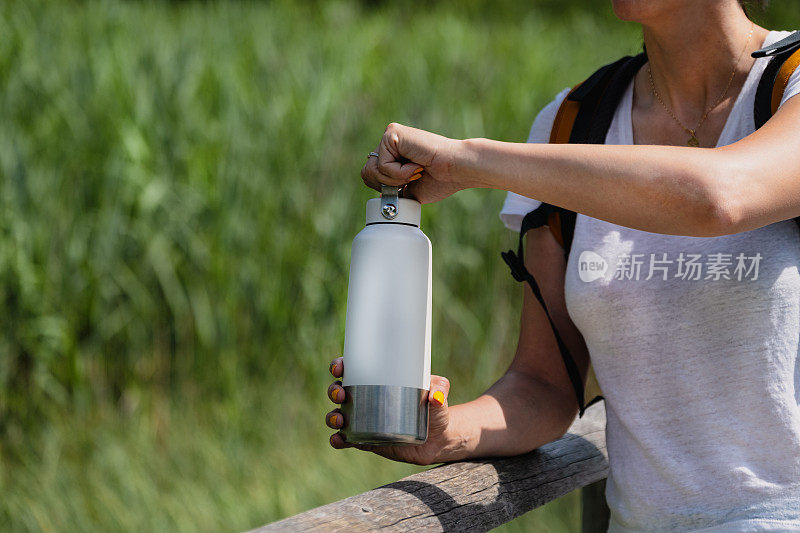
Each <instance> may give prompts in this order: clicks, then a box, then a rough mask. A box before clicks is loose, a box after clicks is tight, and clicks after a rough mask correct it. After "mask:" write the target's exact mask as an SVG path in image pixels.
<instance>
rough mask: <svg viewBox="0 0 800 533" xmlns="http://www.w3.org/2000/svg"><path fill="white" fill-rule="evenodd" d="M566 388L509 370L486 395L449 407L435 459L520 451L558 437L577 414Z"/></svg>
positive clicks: (516, 453) (490, 455) (454, 459)
mask: <svg viewBox="0 0 800 533" xmlns="http://www.w3.org/2000/svg"><path fill="white" fill-rule="evenodd" d="M577 412H578V411H577V407H576V406H575V401H574V398H572V397H571V396H570V395H569V393H568V392H567V393H566V394H565V392H564V391H559V390H558V389H556V388H554V387H551V386H549V385H547V384H546V383H544V382H540V381H538V380H534V379H532V378H531V377H530V376H526V375H524V374H522V373H519V372H514V371H508V372H506V373H505V374H504V375H503V377H501V378H500V379H499V380H497V382H496V383H495V384H494V385H492V386H491V387H490V388H489V390H487V391H486V392H485V393H484V394H482V395H481V396H479V397H478V398H476V399H475V400H472V401H470V402H467V403H463V404H458V405H453V406H451V407H450V417H451V422H450V427H449V428H448V430H447V432H446V434H447V442H448V444H447V445H445V446H444V448H443V449H442V451H441V452H440V454H439V456H438V457H437V458H436V461H435V462H447V461H460V460H464V459H469V458H475V457H498V456H511V455H518V454H521V453H525V452H528V451H531V450H533V449H535V448H538V447H539V446H541V445H543V444H546V443H548V442H551V441H553V440H555V439H557V438H559V437H561V436H562V435H563V434H564V433H565V432H566V430H567V429H568V428H569V425H570V424H571V423H572V420H573V419H574V418H575V415H576V414H577Z"/></svg>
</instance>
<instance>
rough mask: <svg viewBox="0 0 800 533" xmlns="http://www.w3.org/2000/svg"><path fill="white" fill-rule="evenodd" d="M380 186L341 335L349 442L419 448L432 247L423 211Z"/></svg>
mask: <svg viewBox="0 0 800 533" xmlns="http://www.w3.org/2000/svg"><path fill="white" fill-rule="evenodd" d="M397 192H398V190H397V187H387V186H384V187H383V189H382V191H381V197H380V198H373V199H371V200H369V201H367V224H366V227H365V228H364V229H363V230H362V231H361V232H360V233H359V234H358V235H356V237H355V239H354V240H353V249H352V253H351V258H350V280H349V284H348V291H347V316H346V322H345V336H344V353H343V357H344V375H343V376H342V385H343V386H344V390H345V393H346V395H347V398H346V400H345V402H344V403H343V404H342V407H341V409H342V413H343V414H344V428H343V430H342V432H343V433H344V436H345V438H346V439H347V441H348V442H353V443H361V444H421V443H423V442H425V439H427V437H428V390H429V389H430V381H431V371H430V368H431V242H430V241H429V240H428V237H427V236H425V234H424V233H422V231H421V230H420V229H419V224H420V215H421V206H420V204H419V202H416V201H414V200H410V199H408V198H398V196H397Z"/></svg>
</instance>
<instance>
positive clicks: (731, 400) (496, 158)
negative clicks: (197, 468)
mask: <svg viewBox="0 0 800 533" xmlns="http://www.w3.org/2000/svg"><path fill="white" fill-rule="evenodd" d="M613 5H614V10H615V12H616V14H617V16H618V17H619V18H621V19H623V20H630V21H635V22H638V23H640V24H641V25H642V28H643V34H644V43H645V47H646V49H647V53H648V63H647V64H645V65H644V66H643V67H642V68H641V69H640V70H639V71H638V72H637V74H636V75H635V77H634V79H633V82H632V83H631V86H630V87H629V89H628V92H627V93H626V95H625V96H624V97H623V99H622V101H621V103H620V104H619V107H618V108H617V110H616V115H615V117H614V120H613V122H612V125H611V128H610V130H609V133H608V136H607V138H606V145H576V144H572V145H570V144H566V145H564V144H546V143H547V138H548V136H549V133H550V127H551V125H552V122H553V119H554V115H555V112H556V109H557V108H558V106H559V104H560V102H561V100H562V99H563V98H564V96H565V94H566V91H565V92H562V93H560V94H559V95H558V96H557V97H556V99H555V100H554V101H553V102H552V103H551V104H550V105H548V106H547V107H546V108H545V109H544V110H543V111H542V112H541V113H540V114H539V116H538V117H537V118H536V121H535V122H534V125H533V128H532V130H531V137H530V139H529V143H524V144H516V143H503V142H496V141H491V140H486V139H467V140H463V141H462V140H453V139H448V138H445V137H441V136H439V135H435V134H433V133H429V132H425V131H422V130H418V129H414V128H410V127H406V126H401V125H398V124H391V125H389V127H388V128H387V129H386V132H385V134H384V135H383V138H382V139H381V141H380V145H379V147H378V149H377V150H376V151H377V153H378V157H370V158H369V159H368V162H367V164H366V165H365V167H364V169H363V170H362V178H363V179H364V181H365V183H367V185H369V186H371V187H374V188H377V187H378V186H379V185H380V184H381V183H384V184H389V185H404V184H408V186H407V192H408V194H410V195H412V196H414V197H416V198H417V199H418V200H420V201H421V202H434V201H437V200H441V199H443V198H445V197H447V196H449V195H450V194H452V193H454V192H456V191H458V190H461V189H465V188H469V187H486V188H495V189H503V190H507V191H510V192H509V196H508V198H507V200H506V204H505V206H504V208H503V212H502V214H501V215H502V217H503V219H504V221H505V222H506V224H507V225H508V226H509V227H512V228H515V229H517V228H518V227H519V220H520V218H521V217H522V215H524V214H525V213H526V212H528V211H529V210H531V209H532V208H533V207H535V206H536V205H537V202H536V201H535V200H531V198H536V199H537V200H540V201H544V202H547V203H550V204H553V205H557V206H561V207H564V208H567V209H570V210H573V211H576V212H578V213H580V215H579V216H578V219H577V223H576V227H575V236H574V241H573V245H572V248H573V250H574V251H585V250H589V251H592V252H593V253H595V254H597V255H599V256H600V257H601V258H602V259H603V260H605V261H608V263H609V265H612V266H614V265H616V266H615V268H616V270H615V269H609V272H607V273H606V275H604V276H603V277H602V278H601V279H597V280H594V281H585V280H582V279H581V278H580V277H579V273H578V271H577V264H576V263H575V260H576V259H577V255H578V254H576V253H572V254H570V261H569V263H565V261H564V255H563V250H562V249H561V247H560V245H559V244H558V242H557V241H556V240H555V238H554V237H553V236H552V235H551V234H550V232H549V231H548V230H547V228H539V229H537V230H534V231H531V232H529V233H528V235H527V237H526V240H527V243H528V246H527V253H526V258H525V262H526V264H527V265H528V267H529V268H530V269H531V270H532V271H533V272H534V275H535V276H536V278H537V280H539V282H540V285H541V287H542V292H543V294H544V297H545V299H546V300H547V305H548V308H549V309H550V310H551V313H552V315H553V317H554V320H555V322H556V324H557V326H558V329H559V331H560V332H561V333H562V336H563V338H564V340H565V342H566V343H567V345H568V346H569V348H570V351H571V353H572V354H573V355H574V356H575V359H576V362H577V364H578V366H579V369H580V370H581V372H582V374H583V375H584V376H585V374H586V372H587V368H588V364H589V357H590V356H591V362H592V365H593V367H594V369H595V372H596V374H597V378H598V381H599V384H600V386H601V387H602V389H603V393H604V396H605V398H606V409H607V414H608V428H607V440H608V452H609V460H610V474H609V479H608V484H607V490H606V496H607V499H608V503H609V506H610V508H611V527H610V528H611V530H614V531H641V530H657V531H662V530H700V529H702V530H704V531H745V530H746V531H755V530H759V531H786V530H800V407H798V403H800V364H799V363H800V362H799V361H798V351H799V350H800V343H799V341H798V339H799V338H800V274H799V273H798V265H800V236H799V235H798V229H797V227H796V225H795V224H794V222H793V221H792V220H791V219H792V218H793V217H796V216H798V215H800V157H797V153H798V151H800V127H798V124H800V98H794V96H795V95H796V94H797V93H800V74H798V73H797V72H796V73H795V74H794V75H793V76H792V78H791V79H790V80H789V83H788V85H787V87H786V91H785V93H784V96H783V99H782V101H781V105H780V107H779V109H778V110H777V112H776V113H775V114H774V116H773V117H772V118H771V119H770V120H769V121H768V122H767V123H766V124H765V125H764V126H763V127H761V128H760V129H758V130H757V131H755V132H754V131H753V130H754V124H753V117H752V103H753V99H754V93H755V84H756V83H757V81H758V79H759V78H760V75H761V73H762V72H763V69H764V66H765V63H766V60H764V59H758V60H756V59H753V58H752V57H751V55H750V54H751V53H752V52H753V51H755V50H756V49H759V48H761V47H762V46H765V45H768V44H771V43H773V42H775V41H777V40H779V39H780V38H782V37H783V36H785V35H786V34H787V32H770V31H768V30H766V29H764V28H761V27H758V26H755V25H754V24H753V23H752V22H751V21H750V20H749V19H748V17H747V16H746V13H745V11H744V9H743V8H742V6H741V5H740V4H739V3H738V2H737V1H736V0H713V1H712V0H704V1H698V0H614V1H613ZM691 126H694V128H692V127H691ZM687 132H689V133H690V136H688V135H687ZM687 137H688V139H687ZM687 141H688V142H687ZM687 144H689V145H693V144H698V145H699V148H698V147H693V146H687ZM420 170H421V172H420ZM420 176H421V177H420ZM637 255H638V256H639V258H640V261H641V264H640V266H641V276H638V275H637V277H636V278H634V277H633V276H632V273H633V271H632V270H631V271H630V272H628V271H623V272H622V275H618V274H619V273H620V270H619V268H620V265H623V266H624V265H628V266H630V264H631V263H630V259H631V257H636V256H637ZM740 256H741V257H746V258H750V259H753V260H755V258H758V261H757V262H756V267H757V269H756V272H754V271H753V268H752V264H750V265H748V266H749V267H750V268H749V269H748V270H747V272H745V274H746V275H745V276H744V277H742V276H741V274H742V272H741V271H740V272H739V274H740V275H739V276H736V275H735V274H734V270H733V265H729V266H730V269H728V270H725V271H724V272H723V274H720V269H721V265H722V266H724V265H723V262H724V261H725V260H727V261H731V260H733V261H735V258H736V257H740ZM621 257H627V258H628V259H627V260H626V261H627V262H626V261H620V260H619V258H621ZM688 257H703V258H707V259H709V260H712V259H713V260H716V267H715V268H716V270H715V268H714V267H712V266H710V263H706V264H705V268H706V270H703V271H702V276H701V277H686V276H685V275H684V276H681V275H680V274H681V270H684V273H685V270H686V267H687V264H686V262H685V260H686V258H688ZM751 263H752V262H751ZM654 267H661V270H659V269H658V268H655V269H654ZM665 268H666V269H667V270H665ZM669 269H671V270H669ZM648 270H649V274H650V275H649V276H648V275H647V274H648ZM715 272H716V274H715ZM629 274H631V275H629ZM654 274H655V275H654ZM587 347H588V349H587ZM342 371H343V368H342V361H341V359H336V360H334V361H333V363H332V364H331V372H332V373H333V375H334V376H337V377H339V376H341V375H342ZM448 389H449V383H448V381H447V380H446V379H445V378H443V377H433V378H432V380H431V392H430V396H429V398H430V401H431V404H432V405H433V409H432V411H431V424H430V437H429V440H428V441H427V442H426V443H425V444H424V445H421V446H417V447H409V448H402V447H397V448H392V447H369V446H357V447H358V448H361V449H364V450H369V451H373V452H375V453H378V454H380V455H383V456H386V457H389V458H391V459H395V460H400V461H409V462H413V463H418V464H431V463H436V462H444V461H453V460H460V459H465V458H471V457H485V456H502V455H513V454H519V453H523V452H527V451H529V450H531V449H534V448H536V447H538V446H541V445H542V444H545V443H547V442H549V441H552V440H554V439H556V438H558V437H560V436H561V435H562V434H563V433H564V432H565V431H566V429H567V428H568V426H569V425H570V423H571V422H572V420H573V419H574V417H575V414H576V411H577V406H576V402H575V396H574V394H573V391H572V387H571V384H570V382H569V379H568V376H567V374H566V371H565V370H564V366H563V363H562V361H561V358H560V356H559V351H558V348H557V346H556V342H555V340H554V337H553V334H552V332H551V330H550V327H549V324H548V322H547V320H546V318H545V316H544V313H543V310H542V308H541V307H540V306H539V305H538V303H537V302H536V301H535V300H534V298H533V296H532V293H531V291H530V290H529V289H526V290H525V300H524V304H523V311H522V323H521V331H520V339H519V346H518V348H517V352H516V355H515V358H514V360H513V362H512V363H511V365H510V367H509V369H508V371H507V372H506V374H505V375H503V377H502V378H500V379H499V380H498V381H497V382H496V383H495V384H494V385H493V386H492V387H491V388H490V389H489V390H488V391H486V393H484V394H483V395H481V396H480V397H478V398H477V399H475V400H473V401H471V402H468V403H465V404H460V405H454V406H448V404H447V393H448ZM328 395H329V397H331V399H332V400H333V401H334V402H336V403H341V402H342V401H343V400H344V399H345V398H344V390H343V389H342V387H341V382H339V381H337V382H335V383H334V384H332V385H331V387H330V388H329V389H328ZM326 422H327V424H328V425H329V426H330V427H332V428H340V427H341V426H342V423H343V418H342V415H341V413H340V411H339V410H338V409H337V410H334V411H332V412H330V413H328V415H327V416H326ZM331 445H332V446H333V447H334V448H342V447H349V446H350V445H349V444H348V443H346V442H344V440H343V439H342V437H341V435H340V434H339V433H336V434H334V435H333V436H332V437H331Z"/></svg>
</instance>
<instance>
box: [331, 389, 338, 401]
mask: <svg viewBox="0 0 800 533" xmlns="http://www.w3.org/2000/svg"><path fill="white" fill-rule="evenodd" d="M338 397H339V389H333V390H331V400H333V401H334V402H335V401H336V398H338Z"/></svg>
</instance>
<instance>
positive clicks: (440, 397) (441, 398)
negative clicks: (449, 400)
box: [433, 390, 444, 405]
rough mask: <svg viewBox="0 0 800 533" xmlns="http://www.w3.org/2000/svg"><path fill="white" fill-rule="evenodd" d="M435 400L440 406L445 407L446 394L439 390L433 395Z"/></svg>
mask: <svg viewBox="0 0 800 533" xmlns="http://www.w3.org/2000/svg"><path fill="white" fill-rule="evenodd" d="M433 399H434V400H436V401H437V402H439V405H444V393H443V392H442V391H440V390H437V391H436V392H434V393H433Z"/></svg>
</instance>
